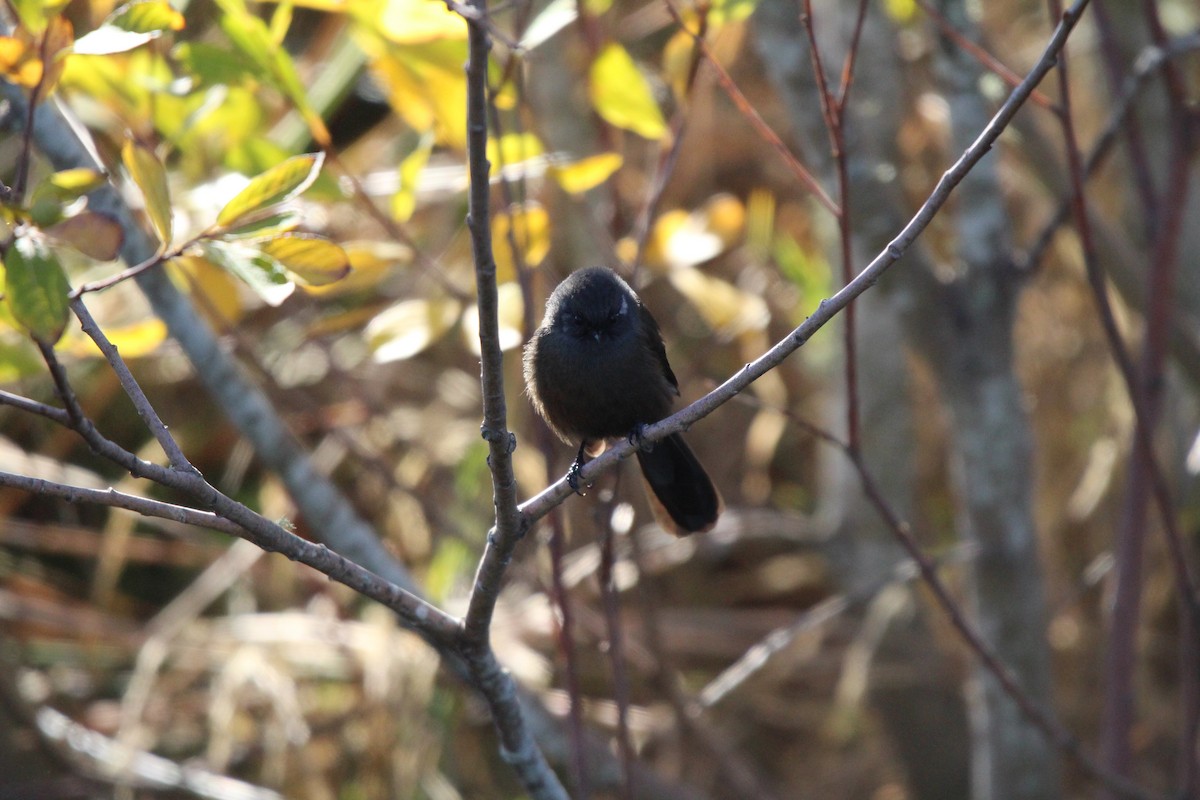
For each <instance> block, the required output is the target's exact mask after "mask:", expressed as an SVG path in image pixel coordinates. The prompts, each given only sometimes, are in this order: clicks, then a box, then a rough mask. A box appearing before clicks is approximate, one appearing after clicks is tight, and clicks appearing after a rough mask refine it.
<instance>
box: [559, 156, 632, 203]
mask: <svg viewBox="0 0 1200 800" xmlns="http://www.w3.org/2000/svg"><path fill="white" fill-rule="evenodd" d="M623 163H625V160H624V158H622V157H621V154H620V153H600V154H598V155H594V156H588V157H587V158H581V159H580V160H578V161H574V162H572V163H570V164H551V165H550V167H549V168H548V170H547V171H548V172H549V173H550V177H552V178H554V180H555V181H557V182H558V185H559V186H561V187H562V189H563V191H564V192H567V193H568V194H583V193H584V192H586V191H587V190H588V189H594V188H596V187H597V186H599V185H600V184H602V183H604V182H605V181H606V180H608V179H609V177H611V176H612V174H613V173H614V172H616V171H617V170H619V169H620V168H621V165H622V164H623Z"/></svg>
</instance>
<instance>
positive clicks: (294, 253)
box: [261, 233, 350, 286]
mask: <svg viewBox="0 0 1200 800" xmlns="http://www.w3.org/2000/svg"><path fill="white" fill-rule="evenodd" d="M261 249H262V251H263V252H264V253H266V254H267V255H269V256H270V257H271V258H273V259H275V260H276V261H278V262H279V263H280V264H282V265H283V267H284V269H286V270H287V271H288V272H290V273H292V274H293V275H294V276H296V277H297V278H299V279H300V281H301V283H303V284H308V285H310V286H324V285H325V284H329V283H333V282H334V281H338V280H341V279H342V278H344V277H346V274H347V273H348V272H350V259H349V257H347V256H346V251H345V250H343V249H342V248H341V247H340V246H339V245H337V244H335V243H334V242H331V241H330V240H328V239H325V238H323V237H321V236H316V235H314V234H311V233H286V234H283V235H282V236H276V237H275V238H273V239H268V240H267V241H265V242H263V244H262V246H261Z"/></svg>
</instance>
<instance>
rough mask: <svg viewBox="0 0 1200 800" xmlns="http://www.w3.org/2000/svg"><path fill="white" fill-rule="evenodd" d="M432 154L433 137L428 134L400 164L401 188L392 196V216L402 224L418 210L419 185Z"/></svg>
mask: <svg viewBox="0 0 1200 800" xmlns="http://www.w3.org/2000/svg"><path fill="white" fill-rule="evenodd" d="M432 152H433V136H432V135H431V134H429V133H426V134H425V135H424V136H422V137H421V141H420V142H418V143H417V147H416V149H414V150H413V151H412V152H411V153H409V154H408V155H406V156H405V157H404V159H403V160H402V161H401V162H400V188H399V189H398V190H397V191H396V193H395V194H394V195H392V216H393V217H394V218H395V219H397V220H398V221H400V222H408V220H410V219H411V218H412V215H413V212H414V211H416V210H417V185H418V182H419V180H420V177H421V171H422V170H423V169H425V165H426V164H428V163H429V154H430V153H432Z"/></svg>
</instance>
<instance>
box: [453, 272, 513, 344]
mask: <svg viewBox="0 0 1200 800" xmlns="http://www.w3.org/2000/svg"><path fill="white" fill-rule="evenodd" d="M496 293H497V302H498V303H499V309H498V310H499V317H500V319H499V335H500V349H501V350H511V349H513V348H514V347H520V346H521V342H522V340H523V338H524V337H523V335H522V333H521V331H522V326H523V325H524V316H525V302H524V299H523V298H522V296H521V287H520V285H519V284H517V283H515V282H510V283H502V284H500V285H499V286H497V287H496ZM463 337H464V338H465V339H466V342H467V347H469V348H471V352H473V353H475V355H479V307H478V306H472V307H471V308H469V309H467V312H466V313H465V314H463Z"/></svg>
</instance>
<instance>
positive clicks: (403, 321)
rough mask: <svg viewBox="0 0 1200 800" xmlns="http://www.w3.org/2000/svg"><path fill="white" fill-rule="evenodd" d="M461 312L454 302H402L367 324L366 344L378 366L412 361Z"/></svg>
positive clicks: (427, 300) (440, 300)
mask: <svg viewBox="0 0 1200 800" xmlns="http://www.w3.org/2000/svg"><path fill="white" fill-rule="evenodd" d="M461 309H462V306H461V305H460V304H459V302H458V301H457V300H454V299H453V298H438V299H424V298H418V299H413V300H403V301H401V302H399V303H397V304H396V305H394V306H391V307H390V308H387V309H385V310H384V311H382V312H380V313H379V314H378V315H376V316H375V318H374V319H372V320H371V321H370V322H369V323H367V327H366V330H365V331H364V333H365V335H366V339H367V344H368V345H369V346H370V348H371V351H372V354H373V355H374V358H375V360H376V361H378V362H380V363H386V362H388V361H400V360H402V359H405V358H411V357H412V356H414V355H416V354H417V353H419V352H421V351H422V350H424V349H425V348H426V347H428V346H429V345H431V344H433V343H434V342H436V341H437V340H438V339H440V338H441V337H442V335H443V334H445V333H446V331H448V330H450V328H451V327H453V326H454V323H455V322H456V321H457V320H458V314H459V311H460V310H461Z"/></svg>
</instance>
